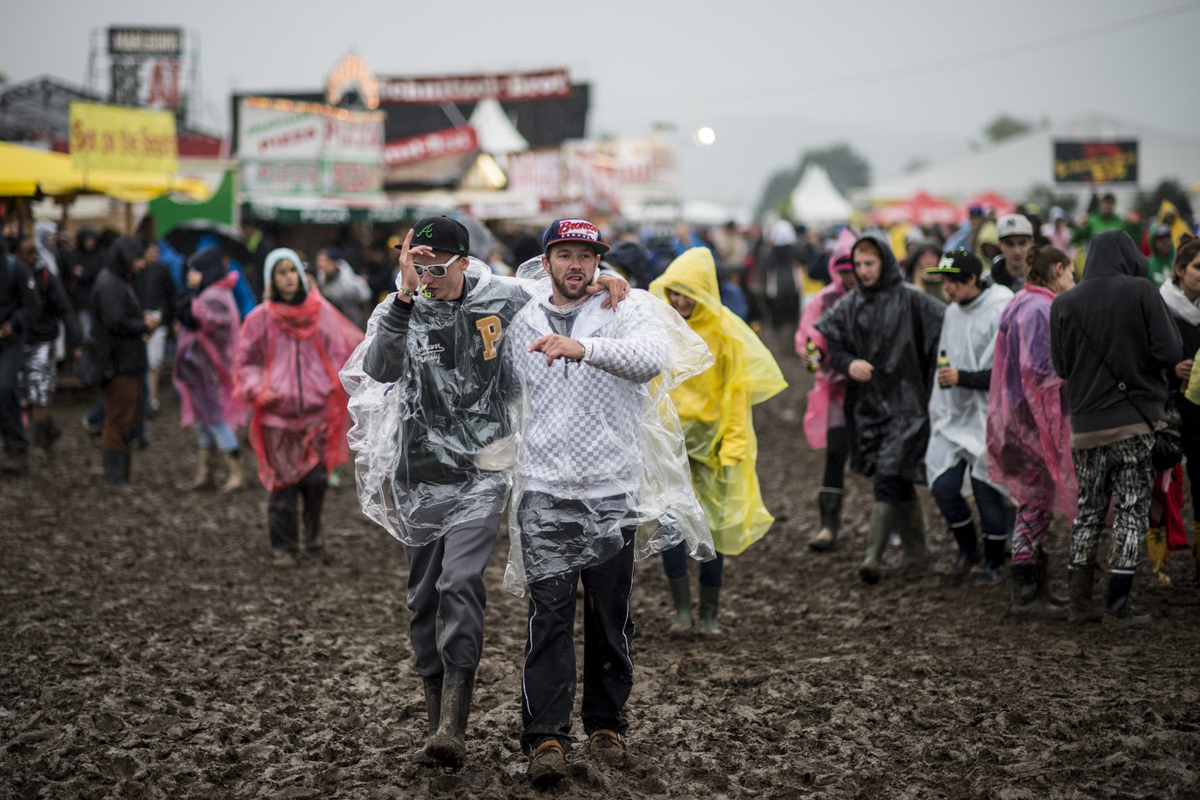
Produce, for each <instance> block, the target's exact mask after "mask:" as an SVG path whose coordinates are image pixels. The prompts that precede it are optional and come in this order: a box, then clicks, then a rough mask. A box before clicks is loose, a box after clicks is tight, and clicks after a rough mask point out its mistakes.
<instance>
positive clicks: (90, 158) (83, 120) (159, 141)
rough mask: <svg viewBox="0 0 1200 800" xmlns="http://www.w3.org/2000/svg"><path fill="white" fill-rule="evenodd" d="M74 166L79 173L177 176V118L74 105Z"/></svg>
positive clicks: (72, 156)
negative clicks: (97, 171) (135, 172)
mask: <svg viewBox="0 0 1200 800" xmlns="http://www.w3.org/2000/svg"><path fill="white" fill-rule="evenodd" d="M71 165H72V166H73V167H75V169H78V170H92V169H111V170H138V171H145V172H178V171H179V148H178V145H177V144H176V141H175V115H174V114H172V113H171V112H170V111H143V110H141V109H137V108H122V107H121V106H105V105H98V104H95V103H71Z"/></svg>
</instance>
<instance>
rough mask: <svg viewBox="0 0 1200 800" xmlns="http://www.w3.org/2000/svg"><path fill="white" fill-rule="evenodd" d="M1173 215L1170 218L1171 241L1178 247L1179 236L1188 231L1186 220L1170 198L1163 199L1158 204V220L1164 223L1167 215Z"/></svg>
mask: <svg viewBox="0 0 1200 800" xmlns="http://www.w3.org/2000/svg"><path fill="white" fill-rule="evenodd" d="M1172 214H1173V215H1174V217H1175V218H1174V219H1173V220H1171V241H1172V242H1173V243H1174V244H1175V247H1176V249H1178V248H1179V238H1180V237H1181V236H1183V235H1184V234H1185V233H1190V232H1191V231H1189V230H1188V225H1187V222H1185V221H1184V220H1183V218H1182V217H1181V216H1180V214H1179V209H1177V208H1175V204H1174V203H1172V202H1171V201H1170V200H1163V201H1162V202H1161V203H1159V206H1158V221H1159V223H1160V224H1161V223H1164V222H1166V220H1167V216H1168V215H1172Z"/></svg>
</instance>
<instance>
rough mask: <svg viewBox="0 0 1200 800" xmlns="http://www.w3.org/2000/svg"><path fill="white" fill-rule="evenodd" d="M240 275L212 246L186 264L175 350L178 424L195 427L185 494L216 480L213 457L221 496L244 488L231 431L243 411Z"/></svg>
mask: <svg viewBox="0 0 1200 800" xmlns="http://www.w3.org/2000/svg"><path fill="white" fill-rule="evenodd" d="M238 278H239V276H238V275H237V273H234V272H230V271H229V262H228V259H227V258H225V257H223V256H222V255H221V249H220V248H219V247H217V246H209V247H205V248H202V249H200V250H197V251H196V252H195V253H194V254H192V256H191V258H189V259H188V261H187V280H186V283H185V284H184V290H183V294H182V295H180V297H179V302H178V308H177V310H176V314H177V316H178V317H179V324H180V328H181V333H180V335H179V346H178V348H177V349H176V351H175V376H174V383H175V388H176V389H177V390H178V391H179V397H180V401H181V403H180V417H181V419H180V421H181V422H182V423H183V425H184V426H185V427H186V426H189V425H194V426H195V427H196V431H197V433H198V434H199V436H198V438H197V441H196V449H197V459H196V477H195V478H194V479H193V480H192V482H191V484H189V486H188V489H190V490H196V489H205V488H209V487H211V486H212V485H213V483H214V481H215V467H216V464H215V462H216V460H217V456H218V455H219V456H220V459H221V462H222V466H223V467H224V470H225V482H224V483H223V484H222V485H221V491H222V492H232V491H234V490H236V489H240V488H241V487H242V485H243V483H244V479H243V477H242V467H241V461H240V460H239V458H238V457H239V455H240V453H239V448H238V439H237V434H236V432H235V429H236V428H237V427H238V426H240V425H242V424H243V423H244V421H245V418H246V408H245V406H243V405H242V404H241V403H240V402H239V401H238V400H237V398H236V397H235V396H234V378H233V362H234V358H235V357H236V355H237V350H238V334H239V329H240V323H239V318H238V308H237V301H236V300H235V299H234V297H233V290H234V287H235V286H236V285H237V282H238Z"/></svg>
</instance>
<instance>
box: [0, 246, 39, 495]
mask: <svg viewBox="0 0 1200 800" xmlns="http://www.w3.org/2000/svg"><path fill="white" fill-rule="evenodd" d="M41 306H42V300H41V296H40V295H39V294H38V291H37V285H36V284H35V283H34V280H33V276H32V275H31V274H30V273H29V270H27V269H26V268H25V265H24V263H22V262H21V261H18V260H17V259H15V258H13V257H12V256H10V255H9V254H8V247H7V244H6V242H5V240H4V239H3V238H0V439H3V440H4V462H3V468H2V469H0V471H2V472H8V473H12V474H20V473H23V472H25V471H26V470H27V469H28V460H27V456H26V454H27V452H28V450H29V440H28V439H27V438H26V437H25V426H24V425H23V424H22V422H21V388H20V385H21V366H22V365H23V364H24V363H25V336H26V332H27V328H28V324H29V323H28V320H30V319H31V318H32V319H36V318H38V317H39V316H40V315H41Z"/></svg>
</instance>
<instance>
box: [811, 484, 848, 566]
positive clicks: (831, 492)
mask: <svg viewBox="0 0 1200 800" xmlns="http://www.w3.org/2000/svg"><path fill="white" fill-rule="evenodd" d="M817 509H818V510H819V511H820V512H821V529H820V530H819V531H817V533H816V535H815V536H813V538H811V539H809V540H808V546H809V547H811V548H812V549H813V550H817V551H823V550H831V549H833V547H834V545H835V544H837V535H838V531H839V530H840V529H841V527H842V493H841V491H840V490H837V489H822V490H821V491H820V492H818V493H817Z"/></svg>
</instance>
